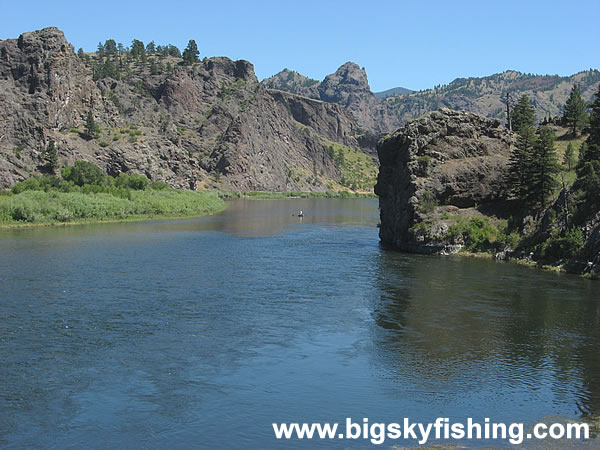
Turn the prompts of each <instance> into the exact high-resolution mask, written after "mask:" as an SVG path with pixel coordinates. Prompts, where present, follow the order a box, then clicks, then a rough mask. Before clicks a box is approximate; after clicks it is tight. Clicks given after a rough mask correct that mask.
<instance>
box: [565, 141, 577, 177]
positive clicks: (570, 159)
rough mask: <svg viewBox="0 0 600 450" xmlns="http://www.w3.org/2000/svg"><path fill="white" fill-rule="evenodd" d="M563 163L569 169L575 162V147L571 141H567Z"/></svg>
mask: <svg viewBox="0 0 600 450" xmlns="http://www.w3.org/2000/svg"><path fill="white" fill-rule="evenodd" d="M563 164H564V165H565V166H567V168H568V169H569V170H571V169H572V168H573V165H574V164H575V148H573V143H571V142H569V145H567V149H566V150H565V154H564V156H563Z"/></svg>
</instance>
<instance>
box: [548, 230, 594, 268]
mask: <svg viewBox="0 0 600 450" xmlns="http://www.w3.org/2000/svg"><path fill="white" fill-rule="evenodd" d="M583 244H584V238H583V233H582V231H581V230H579V229H577V228H573V229H571V230H569V231H568V232H567V233H566V234H565V235H564V236H561V235H556V236H551V237H550V238H548V239H547V240H546V241H545V242H544V243H543V244H542V245H541V247H540V256H541V257H542V258H543V259H545V260H551V261H558V260H561V259H569V258H573V257H575V256H577V254H578V253H579V252H580V251H581V249H582V248H583Z"/></svg>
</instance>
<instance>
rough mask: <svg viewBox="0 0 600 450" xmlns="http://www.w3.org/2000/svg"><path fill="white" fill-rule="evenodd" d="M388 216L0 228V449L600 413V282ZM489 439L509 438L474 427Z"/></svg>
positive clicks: (241, 208)
mask: <svg viewBox="0 0 600 450" xmlns="http://www.w3.org/2000/svg"><path fill="white" fill-rule="evenodd" d="M299 210H303V211H304V217H303V218H299V217H297V216H296V213H297V212H298V211H299ZM377 223H378V210H377V201H376V200H356V199H335V200H334V199H295V200H263V201H260V200H235V201H232V202H229V207H228V209H227V210H225V211H223V212H222V213H219V214H217V215H214V216H210V217H202V218H197V219H186V220H173V221H147V222H138V223H123V224H99V225H79V226H69V227H47V228H32V229H18V230H4V231H0V349H1V350H0V351H1V358H0V380H1V383H0V446H3V447H6V446H16V447H56V448H58V447H60V448H62V447H78V448H99V447H102V448H107V447H113V448H114V447H119V448H136V447H153V448H156V447H159V448H189V447H203V448H272V447H279V448H282V447H289V446H293V447H305V448H315V447H366V446H369V445H370V443H369V441H368V440H362V439H359V440H355V441H352V440H343V441H337V440H336V441H328V440H323V441H320V440H313V441H307V440H303V441H300V440H295V441H278V440H276V439H275V437H274V433H273V428H272V426H271V424H272V423H274V422H275V423H282V422H311V423H312V422H340V423H341V422H344V421H345V419H346V418H347V417H350V418H352V419H353V420H354V421H356V422H359V423H361V422H362V420H363V418H369V422H370V423H373V422H386V423H389V422H400V421H402V420H403V418H405V417H408V418H410V420H411V421H412V422H420V421H422V422H430V421H434V420H435V419H436V418H437V417H449V418H451V420H453V421H461V420H466V418H467V417H472V418H474V419H477V420H480V421H483V420H484V418H486V417H488V418H490V419H491V420H493V421H496V422H508V423H510V422H514V421H519V422H524V423H526V424H531V425H532V424H534V423H536V422H539V421H551V422H552V421H560V420H567V419H573V420H578V421H579V420H595V418H597V417H598V415H599V413H600V295H598V292H600V291H599V285H598V283H597V282H593V281H588V280H584V279H581V278H578V277H575V276H569V275H559V274H555V273H549V272H544V271H541V270H536V269H531V268H526V267H521V266H518V265H515V264H506V263H495V262H493V261H488V260H483V259H474V258H462V257H431V256H420V255H411V254H404V253H397V252H390V251H386V250H384V249H382V248H381V247H380V246H379V243H378V236H377V233H378V229H377ZM444 442H445V441H440V442H437V441H436V442H430V443H431V444H437V443H444ZM454 443H456V442H454ZM415 444H416V443H415V442H414V441H412V442H411V441H402V440H400V441H391V440H388V441H386V442H385V443H384V444H383V447H384V448H386V447H389V446H391V445H415ZM484 444H494V445H508V443H507V442H492V441H486V440H479V441H477V440H476V441H461V445H466V446H478V445H484Z"/></svg>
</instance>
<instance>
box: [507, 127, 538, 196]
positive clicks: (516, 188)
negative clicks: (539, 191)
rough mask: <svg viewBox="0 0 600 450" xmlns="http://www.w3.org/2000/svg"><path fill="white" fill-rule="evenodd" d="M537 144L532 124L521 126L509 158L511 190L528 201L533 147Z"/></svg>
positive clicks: (509, 183)
mask: <svg viewBox="0 0 600 450" xmlns="http://www.w3.org/2000/svg"><path fill="white" fill-rule="evenodd" d="M536 145H537V136H536V134H535V129H534V128H533V127H531V126H526V127H521V132H520V133H519V136H518V138H517V145H516V147H515V149H514V150H513V151H512V153H511V155H510V160H509V171H508V180H507V181H508V185H509V186H510V190H511V192H512V193H513V194H514V195H515V196H516V197H517V198H518V199H519V200H521V201H522V202H524V203H526V202H527V200H528V198H529V197H530V195H529V183H530V176H531V164H532V157H533V149H534V147H535V146H536Z"/></svg>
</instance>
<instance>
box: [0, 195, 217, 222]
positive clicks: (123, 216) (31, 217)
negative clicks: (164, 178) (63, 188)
mask: <svg viewBox="0 0 600 450" xmlns="http://www.w3.org/2000/svg"><path fill="white" fill-rule="evenodd" d="M225 207H226V204H225V202H224V201H223V199H221V198H220V197H219V196H218V194H217V193H215V192H196V191H177V190H171V189H169V190H145V191H143V190H140V191H135V190H132V191H129V192H128V193H127V195H126V196H124V197H118V196H114V195H111V194H108V193H104V192H101V193H89V194H84V193H81V192H57V191H50V192H44V191H25V192H22V193H20V194H17V195H11V196H2V197H0V229H12V228H22V227H35V226H57V225H62V226H64V225H78V224H91V223H105V222H131V221H140V220H151V219H175V218H189V217H199V216H204V215H209V214H215V213H217V212H220V211H222V210H223V209H225Z"/></svg>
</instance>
